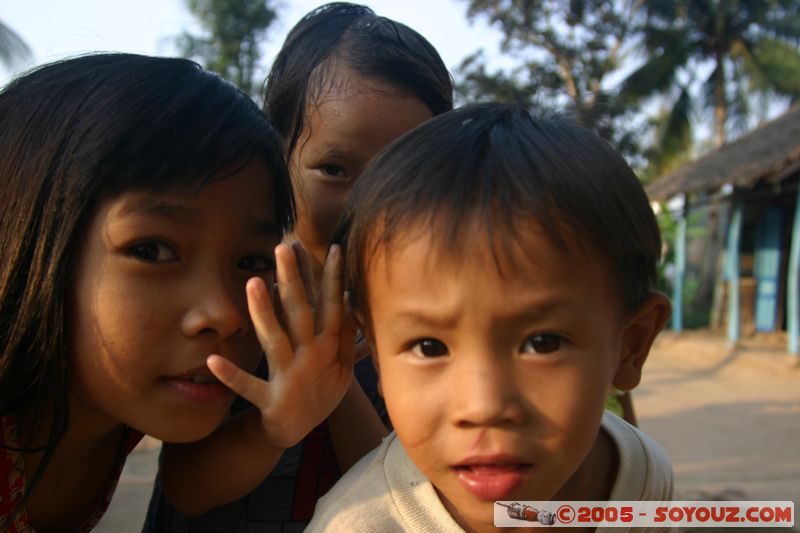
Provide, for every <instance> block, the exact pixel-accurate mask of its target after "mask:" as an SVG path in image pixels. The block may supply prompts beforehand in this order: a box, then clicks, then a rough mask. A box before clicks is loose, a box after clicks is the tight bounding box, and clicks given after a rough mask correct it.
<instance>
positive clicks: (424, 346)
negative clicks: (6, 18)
mask: <svg viewBox="0 0 800 533" xmlns="http://www.w3.org/2000/svg"><path fill="white" fill-rule="evenodd" d="M411 351H412V352H414V354H416V355H418V356H420V357H440V356H443V355H447V353H448V352H447V346H446V345H445V344H444V343H443V342H441V341H437V340H436V339H421V340H418V341H416V342H415V343H414V344H413V345H412V346H411Z"/></svg>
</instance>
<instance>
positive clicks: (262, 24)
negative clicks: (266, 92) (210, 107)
mask: <svg viewBox="0 0 800 533" xmlns="http://www.w3.org/2000/svg"><path fill="white" fill-rule="evenodd" d="M187 7H188V8H189V10H190V11H191V12H192V14H193V15H194V16H195V17H196V18H197V20H198V22H199V23H200V25H201V27H202V29H203V35H192V34H190V33H187V32H184V33H183V34H182V35H180V36H179V37H177V39H176V44H177V46H178V48H179V50H180V52H181V53H182V54H183V55H184V56H185V57H189V58H191V59H194V60H195V61H198V62H199V63H201V64H202V65H203V66H204V67H205V68H207V69H208V70H211V71H213V72H216V73H218V74H220V75H222V76H223V77H224V78H226V79H228V80H230V81H232V82H233V83H235V84H236V85H237V86H238V87H239V88H240V89H242V90H243V91H245V92H246V93H248V94H250V95H251V96H256V95H257V93H258V89H259V87H260V85H261V83H262V81H263V78H264V74H263V73H261V72H259V70H258V67H259V61H260V59H261V44H262V43H263V42H264V40H265V39H266V34H267V29H268V28H269V27H270V25H271V24H272V23H273V22H274V21H275V19H276V13H275V10H274V9H273V8H272V7H270V5H269V1H268V0H187Z"/></svg>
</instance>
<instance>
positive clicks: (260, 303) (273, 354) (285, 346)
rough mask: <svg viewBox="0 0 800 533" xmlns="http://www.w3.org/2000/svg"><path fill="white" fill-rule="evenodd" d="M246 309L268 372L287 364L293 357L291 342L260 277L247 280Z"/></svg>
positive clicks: (277, 369) (275, 370)
mask: <svg viewBox="0 0 800 533" xmlns="http://www.w3.org/2000/svg"><path fill="white" fill-rule="evenodd" d="M246 290H247V309H248V311H249V312H250V316H251V317H252V319H253V327H254V328H255V331H256V337H258V342H259V343H260V344H261V348H262V349H263V350H264V353H266V354H267V365H268V366H269V369H270V374H272V373H273V372H277V371H279V370H280V369H283V368H285V367H286V366H287V365H289V364H290V363H291V361H292V358H293V353H292V352H293V350H292V343H291V341H290V339H289V337H288V336H287V335H286V333H285V331H284V329H283V327H282V326H281V324H280V322H279V321H278V319H277V317H276V316H275V311H274V309H273V306H272V301H271V299H270V296H269V293H268V292H267V287H266V284H265V283H264V280H263V279H261V278H251V279H249V280H248V281H247V286H246Z"/></svg>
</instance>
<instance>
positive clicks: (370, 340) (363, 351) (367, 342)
mask: <svg viewBox="0 0 800 533" xmlns="http://www.w3.org/2000/svg"><path fill="white" fill-rule="evenodd" d="M356 322H357V323H358V329H359V331H361V335H362V337H363V339H362V340H361V342H359V343H358V344H357V345H356V346H355V350H356V359H357V360H360V359H361V357H369V358H370V359H372V366H373V367H374V368H375V373H376V374H377V375H378V394H379V395H380V396H381V398H382V397H383V388H382V387H381V367H380V364H379V363H378V352H377V351H376V350H375V340H374V339H375V337H374V336H373V335H372V332H371V331H370V330H369V327H368V325H367V322H366V320H364V315H362V314H361V313H358V312H357V313H356Z"/></svg>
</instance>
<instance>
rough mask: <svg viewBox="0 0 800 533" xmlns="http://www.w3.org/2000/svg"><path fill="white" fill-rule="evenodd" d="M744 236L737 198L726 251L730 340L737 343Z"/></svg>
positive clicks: (739, 200)
mask: <svg viewBox="0 0 800 533" xmlns="http://www.w3.org/2000/svg"><path fill="white" fill-rule="evenodd" d="M741 236H742V201H741V199H735V200H734V204H733V214H732V215H731V221H730V224H729V226H728V246H727V251H726V254H725V255H726V257H727V273H728V341H729V342H730V343H731V344H736V343H737V342H739V339H740V338H741V324H740V314H741V308H740V305H739V286H740V279H739V278H740V272H739V270H740V269H739V241H740V239H741Z"/></svg>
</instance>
